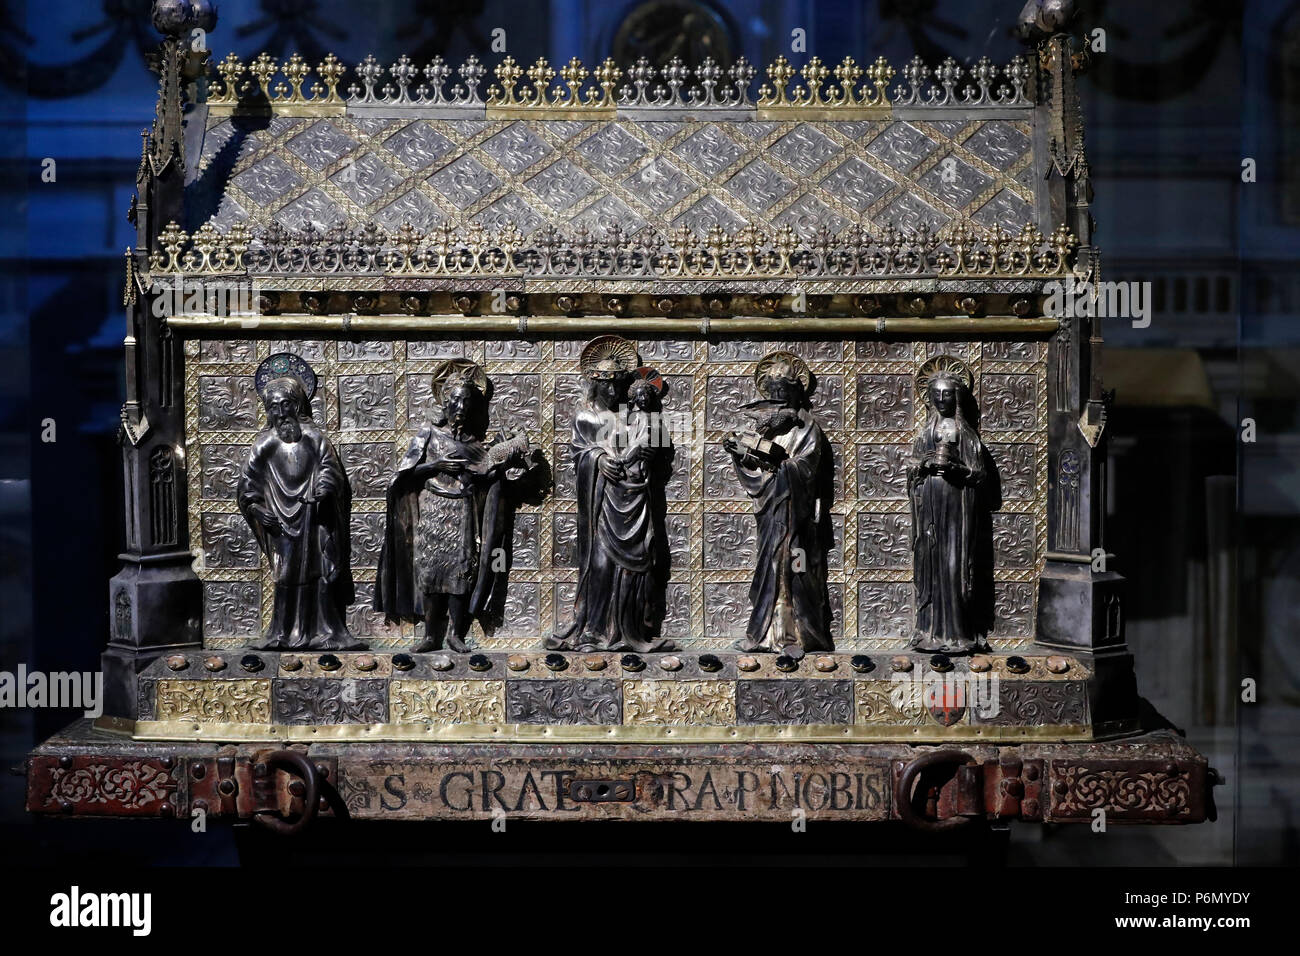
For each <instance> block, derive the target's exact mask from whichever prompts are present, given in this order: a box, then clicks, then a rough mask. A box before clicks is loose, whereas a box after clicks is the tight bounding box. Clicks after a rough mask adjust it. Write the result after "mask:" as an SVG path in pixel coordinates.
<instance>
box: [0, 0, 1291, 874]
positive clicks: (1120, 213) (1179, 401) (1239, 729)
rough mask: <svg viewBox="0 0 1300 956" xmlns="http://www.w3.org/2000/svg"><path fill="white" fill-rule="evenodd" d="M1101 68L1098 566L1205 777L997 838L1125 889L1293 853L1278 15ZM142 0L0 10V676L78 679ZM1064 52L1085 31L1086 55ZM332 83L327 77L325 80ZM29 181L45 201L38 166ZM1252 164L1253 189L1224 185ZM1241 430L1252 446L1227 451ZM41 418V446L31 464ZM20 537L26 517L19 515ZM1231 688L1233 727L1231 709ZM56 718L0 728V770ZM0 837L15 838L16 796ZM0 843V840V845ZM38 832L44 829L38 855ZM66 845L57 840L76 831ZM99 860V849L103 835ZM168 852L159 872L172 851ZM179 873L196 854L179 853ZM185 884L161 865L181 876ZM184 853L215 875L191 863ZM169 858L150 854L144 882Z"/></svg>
mask: <svg viewBox="0 0 1300 956" xmlns="http://www.w3.org/2000/svg"><path fill="white" fill-rule="evenodd" d="M1020 5H1021V4H1020V0H728V2H722V0H717V2H714V0H551V2H546V0H537V2H532V3H527V4H522V3H508V2H499V0H403V2H398V0H391V2H378V0H375V2H372V3H368V4H365V5H364V6H363V5H358V4H356V3H353V2H348V0H222V3H221V4H220V7H221V9H220V15H221V16H220V23H219V24H218V27H217V30H216V32H215V33H214V34H213V36H212V37H211V38H210V43H209V45H210V47H211V48H212V50H213V51H214V53H215V58H217V59H220V58H221V57H222V56H224V55H225V54H226V53H227V52H230V51H234V52H236V53H238V54H239V55H240V56H241V57H243V58H244V59H245V60H247V59H249V58H251V57H252V56H254V55H256V54H257V53H259V52H262V51H267V52H269V53H271V54H272V55H275V56H277V57H284V56H288V55H289V54H291V53H293V52H295V51H297V52H301V53H302V54H303V55H304V56H305V57H307V59H308V60H310V61H313V62H314V61H317V60H319V59H320V58H322V57H323V56H324V55H325V54H326V53H329V52H333V53H335V54H337V55H338V56H340V57H341V58H342V59H343V60H344V62H346V63H349V64H355V63H357V62H359V61H360V59H361V58H362V57H363V56H365V55H366V54H367V53H374V54H375V55H376V56H377V57H378V58H379V60H380V61H381V62H383V63H390V62H392V61H393V60H395V59H396V57H397V56H398V55H400V54H402V53H409V54H411V56H412V57H413V58H414V59H415V60H416V61H417V62H425V61H427V60H428V59H429V58H431V57H432V56H434V55H435V54H440V55H442V56H444V57H445V58H446V59H448V60H449V61H451V62H453V63H459V62H460V61H461V59H463V58H464V57H465V56H467V55H468V54H470V53H477V54H479V55H480V56H481V57H484V58H485V59H488V60H489V61H491V60H494V59H495V58H496V55H493V54H491V53H490V52H489V51H490V45H491V42H492V38H493V31H494V30H497V29H504V30H505V31H506V33H505V40H506V44H507V49H508V52H509V53H510V54H511V55H512V56H514V57H515V59H516V60H518V61H520V62H530V61H531V60H533V59H535V58H536V57H537V56H541V55H545V56H547V57H549V58H550V59H551V61H552V62H555V61H557V60H559V61H563V60H567V59H568V58H569V57H570V56H574V55H577V56H579V57H581V58H582V59H583V60H584V61H586V62H588V63H590V62H594V61H598V60H600V59H601V58H603V57H605V56H606V55H613V56H615V57H616V58H617V59H618V60H619V61H620V62H621V63H627V62H630V61H631V60H633V59H635V58H636V57H637V56H640V55H645V56H647V57H650V58H651V59H654V60H657V61H663V60H666V59H667V58H668V57H670V56H674V55H678V56H681V57H683V58H684V59H686V60H687V61H688V62H692V61H698V60H699V59H702V58H703V57H704V56H706V55H712V56H713V57H715V59H718V60H721V61H723V62H724V63H725V62H728V61H730V60H731V59H733V58H734V57H735V56H736V55H739V54H744V55H745V56H746V57H748V58H749V59H750V61H751V62H754V63H756V64H766V63H768V62H770V61H771V60H772V59H773V58H774V57H775V56H776V55H778V54H782V53H784V54H786V55H787V56H789V57H790V58H791V59H792V61H793V62H794V63H795V65H796V66H797V65H799V63H800V62H802V57H803V55H801V54H792V53H791V50H790V38H791V31H792V30H795V29H802V30H804V31H806V36H807V49H808V51H809V53H810V54H814V53H815V54H816V55H818V56H820V57H821V58H822V59H823V60H824V61H832V62H833V61H838V60H839V59H840V58H841V57H843V56H845V55H852V56H854V57H855V58H856V59H857V60H858V61H859V62H862V61H864V60H868V59H872V58H874V57H875V56H877V55H884V56H886V57H887V58H889V59H890V61H891V62H892V63H893V64H894V65H895V66H896V67H898V66H901V65H902V64H903V63H904V62H906V60H907V59H909V58H910V57H911V56H912V55H913V54H917V53H919V54H920V55H921V56H922V57H923V58H925V59H926V60H927V61H928V62H929V63H931V64H935V63H938V62H939V61H941V60H942V59H943V58H944V57H946V56H949V55H951V56H953V57H955V58H957V59H958V60H960V61H963V62H965V63H972V62H974V61H975V60H976V59H978V58H979V57H980V56H989V57H990V58H991V59H993V60H994V61H995V62H1005V61H1006V59H1007V58H1009V57H1010V56H1012V55H1013V54H1015V53H1016V52H1018V51H1019V50H1020V45H1019V42H1018V41H1017V40H1016V39H1015V38H1014V36H1013V35H1012V25H1013V24H1014V22H1015V19H1016V15H1017V13H1018V12H1019V7H1020ZM1080 6H1081V9H1082V13H1081V15H1080V17H1079V20H1078V29H1079V30H1080V31H1083V32H1087V33H1089V34H1091V35H1092V36H1094V38H1095V39H1096V42H1097V45H1099V46H1100V45H1104V52H1102V51H1101V50H1100V49H1099V50H1098V51H1097V52H1096V53H1094V55H1093V66H1092V68H1091V70H1090V73H1089V76H1088V78H1087V79H1086V81H1085V83H1084V89H1085V95H1086V99H1085V102H1084V110H1085V118H1086V122H1087V135H1088V152H1089V159H1090V161H1091V164H1092V175H1093V182H1094V185H1095V189H1096V194H1097V200H1096V203H1095V206H1094V214H1095V216H1096V218H1097V220H1098V224H1099V232H1098V235H1097V241H1098V242H1099V244H1100V245H1101V247H1102V250H1103V255H1104V259H1103V278H1105V279H1123V280H1134V281H1141V282H1150V283H1152V291H1153V294H1154V310H1153V317H1152V321H1151V324H1150V326H1149V327H1147V328H1143V329H1137V328H1133V327H1131V326H1130V325H1129V323H1128V321H1127V320H1118V319H1117V320H1112V321H1111V323H1110V326H1109V327H1108V328H1107V330H1106V337H1107V341H1108V343H1109V349H1108V352H1107V359H1106V361H1107V371H1106V374H1107V379H1108V380H1107V387H1109V388H1114V389H1116V393H1117V394H1116V401H1115V406H1114V409H1113V411H1112V415H1111V420H1110V423H1109V425H1108V428H1109V431H1110V436H1111V438H1110V443H1111V444H1110V447H1111V454H1112V460H1111V467H1110V475H1111V479H1112V480H1111V487H1110V497H1109V501H1108V512H1109V514H1110V521H1109V527H1108V533H1109V543H1110V550H1112V551H1114V552H1115V554H1116V555H1117V557H1118V562H1119V569H1120V570H1121V571H1122V572H1123V573H1124V574H1126V575H1127V576H1128V577H1129V580H1130V582H1131V586H1130V590H1129V596H1128V601H1127V624H1128V635H1129V641H1130V644H1131V645H1132V646H1133V648H1134V651H1135V653H1136V655H1137V659H1138V668H1139V686H1140V688H1141V690H1142V692H1143V693H1144V694H1145V695H1146V696H1147V697H1148V699H1149V700H1150V701H1151V702H1152V704H1153V705H1154V706H1155V708H1156V709H1157V710H1158V711H1160V713H1162V714H1163V715H1164V716H1165V717H1167V718H1168V719H1169V720H1170V721H1172V722H1173V723H1174V724H1176V725H1177V726H1179V727H1180V728H1184V729H1185V730H1186V731H1187V733H1188V736H1189V738H1191V739H1192V741H1193V742H1194V743H1195V744H1196V745H1197V746H1198V747H1200V748H1201V749H1202V750H1203V751H1205V752H1207V753H1208V754H1209V755H1210V756H1211V758H1212V764H1213V765H1214V766H1216V767H1218V768H1219V769H1220V770H1221V771H1222V772H1223V773H1224V774H1225V775H1226V776H1227V778H1228V784H1227V786H1226V788H1220V790H1219V803H1220V807H1221V811H1222V813H1223V819H1222V820H1221V822H1220V823H1219V824H1217V825H1210V826H1204V827H1198V828H1192V829H1190V830H1179V829H1177V828H1172V829H1169V830H1160V831H1156V830H1143V831H1141V832H1138V831H1135V830H1130V831H1123V832H1121V833H1119V834H1116V835H1112V836H1110V837H1104V838H1102V837H1096V836H1094V835H1093V834H1091V833H1090V832H1087V831H1084V832H1077V831H1075V830H1072V831H1069V832H1062V833H1042V832H1039V831H1038V830H1036V829H1034V828H1024V829H1025V831H1026V832H1025V833H1023V834H1020V833H1018V834H1017V835H1016V840H1015V851H1014V852H1015V854H1016V855H1015V859H1017V860H1020V861H1025V862H1028V861H1031V860H1032V861H1040V862H1063V861H1070V862H1075V863H1080V862H1098V863H1100V862H1115V863H1125V862H1135V863H1138V862H1140V863H1146V864H1154V863H1159V862H1170V863H1175V862H1179V863H1199V862H1214V863H1228V862H1232V861H1233V860H1234V859H1235V860H1236V861H1238V862H1242V863H1247V862H1264V863H1267V862H1279V861H1281V860H1283V859H1285V860H1289V861H1290V862H1293V863H1294V862H1296V860H1297V859H1298V858H1300V821H1298V820H1296V819H1295V816H1296V812H1297V811H1296V810H1295V807H1297V805H1300V801H1297V799H1296V798H1297V795H1300V771H1297V767H1296V758H1295V756H1294V754H1295V753H1296V752H1297V751H1300V717H1298V715H1300V710H1298V709H1297V708H1298V707H1300V653H1297V651H1300V647H1298V642H1297V640H1296V638H1295V634H1296V633H1297V628H1295V627H1293V626H1292V623H1293V622H1292V618H1293V617H1296V616H1300V595H1298V594H1297V591H1298V590H1300V533H1297V532H1300V475H1298V474H1297V469H1300V438H1297V437H1296V426H1297V421H1296V416H1297V407H1300V406H1298V405H1297V395H1298V394H1300V350H1298V349H1297V346H1298V345H1300V331H1297V330H1298V329H1300V326H1297V323H1296V316H1295V315H1294V314H1292V313H1293V312H1294V311H1295V309H1296V303H1297V302H1298V301H1300V274H1297V271H1296V268H1295V260H1296V258H1297V256H1298V255H1300V238H1298V235H1300V2H1295V0H1266V2H1258V3H1255V2H1247V3H1243V2H1241V0H1219V2H1211V0H1169V2H1156V0H1150V2H1123V3H1119V2H1106V0H1090V2H1083V3H1081V4H1080ZM149 7H150V0H56V2H43V3H35V2H30V3H27V4H23V3H20V2H15V0H10V2H0V110H3V126H2V127H0V149H2V150H3V153H2V154H0V156H2V160H3V162H4V163H5V172H6V174H7V175H5V176H4V178H3V181H0V192H3V194H4V198H5V200H6V207H7V210H8V213H9V214H8V215H7V216H6V217H5V219H4V221H3V223H0V236H3V240H2V241H3V246H2V248H0V253H2V254H3V260H2V261H0V269H2V270H3V286H2V287H0V565H2V567H3V575H4V578H3V585H2V587H3V591H2V592H0V637H2V640H3V643H2V644H0V668H3V669H12V668H13V667H14V665H15V664H16V662H18V661H23V662H25V663H27V665H28V666H29V667H32V668H43V669H60V670H66V669H93V668H94V667H95V666H96V665H97V660H98V654H99V652H100V651H101V649H102V645H103V643H104V641H105V639H106V636H107V634H108V608H107V601H106V600H104V597H105V595H106V583H107V581H108V578H109V577H110V576H111V575H112V574H113V572H114V571H115V570H116V550H117V547H118V545H119V543H120V529H119V523H120V520H121V519H120V511H121V509H120V505H119V500H120V499H119V489H118V481H119V478H118V474H119V468H118V452H117V448H116V430H117V423H118V409H119V407H120V404H121V400H122V388H123V385H122V370H121V366H120V362H121V340H122V337H123V334H124V329H125V325H124V317H123V311H122V306H121V294H122V253H123V251H124V249H125V248H126V247H127V245H128V244H129V243H130V242H131V241H132V239H131V235H132V234H131V231H130V226H129V225H128V223H127V221H126V210H127V206H128V203H129V200H130V196H131V193H132V190H133V185H134V178H135V171H136V166H137V163H138V160H139V155H140V131H141V130H142V129H143V128H145V127H146V126H147V125H148V123H149V121H150V118H151V115H152V109H153V106H154V101H155V96H156V85H155V77H154V75H153V74H152V73H150V72H149V70H148V68H147V65H146V58H147V55H148V53H149V51H150V50H151V49H152V48H153V46H154V44H155V42H156V34H155V33H154V31H153V29H152V27H150V26H149V22H148V21H149ZM1094 30H1101V31H1104V32H1103V33H1096V34H1095V33H1093V31H1094ZM344 85H346V81H345V84H344ZM47 159H52V160H54V162H55V167H54V168H55V179H54V181H53V182H45V181H43V179H42V171H43V169H44V168H45V167H44V166H43V161H45V160H47ZM1245 159H1252V160H1254V163H1253V167H1254V170H1255V181H1254V182H1250V183H1245V182H1243V180H1242V175H1241V174H1242V168H1243V160H1245ZM1244 418H1252V419H1253V420H1254V421H1255V423H1256V435H1257V440H1256V441H1255V442H1253V443H1242V442H1240V441H1238V440H1237V437H1238V433H1239V431H1240V429H1241V422H1242V420H1243V419H1244ZM45 419H54V420H55V422H56V427H57V437H58V440H57V442H55V443H52V444H51V443H43V442H41V441H40V430H41V422H42V421H43V420H45ZM33 515H34V516H35V518H33ZM1243 677H1253V678H1255V679H1256V680H1257V681H1258V684H1259V690H1258V695H1259V702H1258V703H1256V704H1252V705H1242V704H1241V703H1240V681H1241V679H1242V678H1243ZM70 717H71V715H69V714H63V713H51V712H38V713H36V714H32V713H29V712H22V713H14V712H5V713H4V714H3V721H2V722H0V732H2V733H0V741H2V742H3V754H2V756H3V758H4V761H5V764H6V766H9V765H13V764H14V763H16V762H17V761H18V760H19V759H20V757H21V755H22V753H23V752H24V750H25V749H26V748H27V747H28V746H29V745H30V744H31V743H33V742H34V741H35V740H36V739H37V738H39V737H43V736H44V735H46V734H48V733H50V732H53V731H54V730H56V729H58V727H59V726H61V725H62V724H63V723H65V722H66V721H67V720H68V719H70ZM5 780H6V781H7V782H5V783H3V784H0V794H3V796H4V799H3V809H0V826H2V827H3V831H0V832H5V833H13V834H15V835H16V834H17V833H18V832H19V831H20V830H22V828H24V827H28V822H27V821H26V820H25V818H23V817H22V816H21V810H20V809H19V807H20V801H19V800H18V799H17V796H16V788H17V786H18V778H14V777H6V778H5ZM0 838H3V837H0ZM65 839H66V838H65V837H64V836H63V835H62V834H60V833H59V832H57V831H51V830H50V829H49V828H45V830H44V832H43V833H42V834H41V835H40V837H39V841H44V842H45V843H46V844H47V845H49V846H51V847H54V846H57V845H58V844H59V842H60V841H63V840H65ZM81 839H82V840H85V834H84V830H83V832H82V836H81ZM122 842H125V840H123V841H122ZM174 852H175V853H182V852H184V851H182V850H175V851H174ZM205 852H210V853H211V852H217V851H215V850H213V849H212V848H209V850H208V851H205ZM185 858H187V859H190V858H191V857H185ZM214 858H221V857H220V853H219V852H217V856H216V857H214ZM169 859H175V857H169Z"/></svg>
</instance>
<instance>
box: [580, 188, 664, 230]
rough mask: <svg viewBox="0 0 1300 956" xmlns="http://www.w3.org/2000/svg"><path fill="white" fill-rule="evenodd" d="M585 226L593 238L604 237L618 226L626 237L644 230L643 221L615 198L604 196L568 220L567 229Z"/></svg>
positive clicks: (625, 204) (621, 201)
mask: <svg viewBox="0 0 1300 956" xmlns="http://www.w3.org/2000/svg"><path fill="white" fill-rule="evenodd" d="M577 226H586V227H587V231H588V232H590V233H591V234H592V235H593V236H604V235H606V234H607V233H608V232H609V230H610V228H611V227H613V226H618V227H619V229H621V230H622V231H623V234H624V235H626V236H631V235H634V234H636V233H637V232H640V231H641V230H642V229H643V228H645V220H644V219H642V218H641V217H640V216H638V215H637V214H636V213H635V212H633V211H632V210H631V209H629V208H628V205H627V203H625V202H623V200H621V199H619V198H618V197H617V196H612V195H609V194H606V195H604V196H602V197H601V198H600V199H597V200H596V201H595V202H594V203H592V204H591V205H590V206H588V207H587V208H586V209H584V210H582V212H580V213H578V214H577V215H576V216H574V217H573V218H572V219H570V220H569V228H571V229H572V228H576V227H577Z"/></svg>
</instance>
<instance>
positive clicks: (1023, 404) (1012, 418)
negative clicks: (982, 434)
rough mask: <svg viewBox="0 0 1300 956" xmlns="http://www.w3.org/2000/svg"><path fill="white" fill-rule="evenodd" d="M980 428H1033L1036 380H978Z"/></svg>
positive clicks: (1015, 377) (1014, 377)
mask: <svg viewBox="0 0 1300 956" xmlns="http://www.w3.org/2000/svg"><path fill="white" fill-rule="evenodd" d="M979 392H980V427H981V429H983V430H985V431H988V430H991V429H1029V428H1033V427H1034V424H1035V421H1036V420H1037V417H1038V408H1037V401H1036V399H1037V395H1038V379H1037V377H1036V376H1034V375H1003V374H992V373H990V374H988V375H982V376H980V381H979Z"/></svg>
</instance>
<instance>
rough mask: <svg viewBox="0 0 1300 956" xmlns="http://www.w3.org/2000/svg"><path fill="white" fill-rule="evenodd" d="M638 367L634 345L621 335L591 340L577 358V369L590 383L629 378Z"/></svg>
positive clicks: (603, 336) (604, 336)
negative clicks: (580, 370) (579, 369)
mask: <svg viewBox="0 0 1300 956" xmlns="http://www.w3.org/2000/svg"><path fill="white" fill-rule="evenodd" d="M637 365H638V361H637V354H636V344H635V343H634V342H629V341H628V340H627V339H625V338H623V337H622V336H621V335H602V336H599V337H597V338H594V339H592V340H591V341H590V342H588V343H587V344H586V346H585V347H584V348H583V350H582V355H580V356H579V357H578V367H579V368H581V369H582V374H583V375H584V376H585V377H586V378H588V379H590V380H591V381H593V382H595V381H610V380H613V379H619V378H626V377H627V376H630V375H631V374H632V373H633V372H634V371H636V367H637Z"/></svg>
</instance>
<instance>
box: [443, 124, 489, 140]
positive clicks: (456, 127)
mask: <svg viewBox="0 0 1300 956" xmlns="http://www.w3.org/2000/svg"><path fill="white" fill-rule="evenodd" d="M446 126H447V127H448V128H449V129H450V130H451V132H452V133H453V134H454V135H455V136H457V137H459V138H460V139H461V140H462V141H464V140H468V139H472V138H473V137H475V136H477V135H478V134H479V133H481V132H483V130H485V129H487V126H488V124H487V120H448V121H447V123H446Z"/></svg>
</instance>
